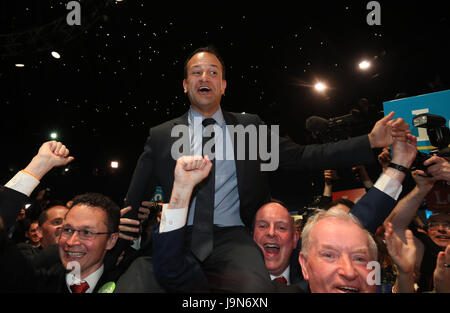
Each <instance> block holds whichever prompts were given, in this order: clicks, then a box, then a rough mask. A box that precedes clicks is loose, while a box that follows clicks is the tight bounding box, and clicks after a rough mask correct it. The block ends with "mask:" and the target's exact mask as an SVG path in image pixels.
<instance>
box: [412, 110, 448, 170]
mask: <svg viewBox="0 0 450 313" xmlns="http://www.w3.org/2000/svg"><path fill="white" fill-rule="evenodd" d="M446 122H447V121H446V119H445V118H444V117H442V116H440V115H434V114H429V113H423V114H419V115H416V116H414V118H413V120H412V123H413V125H414V126H415V127H419V128H426V129H427V135H428V138H429V139H430V143H431V144H432V145H433V146H434V147H437V149H435V150H432V151H431V152H430V153H429V154H427V153H424V152H420V151H417V156H416V159H415V160H414V162H413V164H412V165H411V170H422V171H424V172H425V171H426V170H427V166H425V165H423V162H425V161H426V160H428V159H429V158H431V157H432V156H433V154H437V155H438V156H440V157H450V148H449V147H448V145H449V144H450V129H449V128H448V127H447V126H446V125H445V124H446Z"/></svg>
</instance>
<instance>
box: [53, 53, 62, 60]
mask: <svg viewBox="0 0 450 313" xmlns="http://www.w3.org/2000/svg"><path fill="white" fill-rule="evenodd" d="M52 57H54V58H55V59H59V58H61V55H60V54H59V53H58V52H56V51H52Z"/></svg>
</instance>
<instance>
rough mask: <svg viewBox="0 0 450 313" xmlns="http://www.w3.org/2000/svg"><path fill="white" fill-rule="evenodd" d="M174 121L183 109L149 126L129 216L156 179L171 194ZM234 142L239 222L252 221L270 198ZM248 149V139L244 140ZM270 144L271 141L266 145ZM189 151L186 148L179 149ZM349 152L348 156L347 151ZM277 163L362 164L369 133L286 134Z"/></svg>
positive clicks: (253, 119)
mask: <svg viewBox="0 0 450 313" xmlns="http://www.w3.org/2000/svg"><path fill="white" fill-rule="evenodd" d="M222 112H223V117H224V120H225V122H226V124H227V125H243V126H244V127H246V126H248V125H255V126H257V128H258V126H260V125H264V123H263V122H262V121H261V119H260V118H259V117H258V116H257V115H254V114H238V113H230V112H226V111H222ZM175 125H188V113H185V114H184V115H183V116H181V117H178V118H176V119H173V120H171V121H168V122H165V123H163V124H161V125H158V126H156V127H153V128H152V129H150V134H149V136H148V138H147V142H146V144H145V148H144V152H143V153H142V154H141V156H140V157H139V160H138V162H137V165H136V169H135V171H134V174H133V177H132V179H131V183H130V186H129V189H128V193H127V197H126V198H127V199H126V202H127V205H131V206H132V207H133V210H132V211H133V213H130V215H129V217H130V218H135V219H136V218H137V211H138V208H139V206H140V203H141V201H143V200H147V199H150V197H152V195H153V193H154V189H155V186H156V185H161V186H162V188H163V192H164V194H165V195H167V196H168V197H170V194H171V193H172V186H173V181H174V169H175V165H176V160H174V159H173V158H172V156H171V148H172V145H173V144H174V143H175V142H176V141H177V140H178V139H179V138H176V137H171V131H172V128H173V127H174V126H175ZM236 144H237V143H236V142H235V147H234V155H235V160H236V161H235V162H236V176H237V185H238V192H239V199H240V215H241V219H242V221H243V222H244V224H245V225H246V226H248V227H251V224H252V220H253V216H254V215H255V213H256V211H257V210H258V208H259V207H261V205H262V204H263V203H265V202H266V201H267V200H268V199H269V198H270V190H269V182H268V177H267V173H266V172H263V171H261V170H260V166H261V163H262V162H263V161H262V160H261V159H259V156H258V158H257V160H248V159H247V160H237V149H236ZM245 146H246V151H248V147H249V142H248V139H247V140H246V143H245ZM268 146H269V147H270V145H268ZM183 153H184V154H186V155H188V154H189V153H190V151H183ZM350 156H351V157H350ZM279 161H280V163H279V168H282V169H287V170H289V169H292V170H317V169H324V168H340V167H349V166H352V165H359V164H367V163H372V162H374V161H375V158H374V156H373V153H372V150H371V149H370V143H369V139H368V136H367V135H365V136H360V137H355V138H351V139H348V140H344V141H342V142H339V143H329V144H325V145H308V146H301V145H298V144H296V143H294V142H292V141H291V140H288V139H286V138H282V137H280V138H279Z"/></svg>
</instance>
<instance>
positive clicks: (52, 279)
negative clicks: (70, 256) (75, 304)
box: [34, 264, 120, 293]
mask: <svg viewBox="0 0 450 313" xmlns="http://www.w3.org/2000/svg"><path fill="white" fill-rule="evenodd" d="M119 276H120V274H119V273H117V272H115V271H107V270H106V269H105V270H104V272H103V274H102V276H101V277H100V279H99V280H98V282H97V284H96V285H95V288H94V290H93V293H97V292H98V291H99V289H100V288H101V287H102V286H103V285H104V284H106V283H107V282H116V281H117V280H118V279H119ZM34 283H35V286H36V287H35V290H34V291H35V292H45V293H70V291H69V290H68V289H67V285H66V270H65V268H64V267H63V266H62V265H61V264H55V265H54V266H52V267H51V268H42V269H39V270H36V271H35V273H34Z"/></svg>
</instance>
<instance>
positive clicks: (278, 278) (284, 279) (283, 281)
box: [274, 276, 287, 285]
mask: <svg viewBox="0 0 450 313" xmlns="http://www.w3.org/2000/svg"><path fill="white" fill-rule="evenodd" d="M274 280H278V281H281V282H282V283H283V284H285V285H287V279H286V278H284V276H280V277H277V278H275V279H274Z"/></svg>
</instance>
